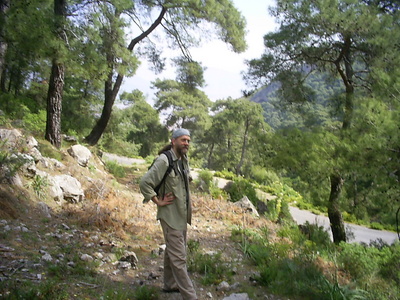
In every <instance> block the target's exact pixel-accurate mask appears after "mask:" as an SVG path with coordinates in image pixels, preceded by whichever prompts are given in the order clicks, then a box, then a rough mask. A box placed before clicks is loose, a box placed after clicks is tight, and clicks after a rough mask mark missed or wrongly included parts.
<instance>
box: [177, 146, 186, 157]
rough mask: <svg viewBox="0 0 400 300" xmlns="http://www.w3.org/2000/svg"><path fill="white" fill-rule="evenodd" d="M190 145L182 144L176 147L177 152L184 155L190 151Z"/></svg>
mask: <svg viewBox="0 0 400 300" xmlns="http://www.w3.org/2000/svg"><path fill="white" fill-rule="evenodd" d="M188 151H189V147H188V146H180V147H176V152H177V154H178V155H179V156H184V155H186V154H187V153H188Z"/></svg>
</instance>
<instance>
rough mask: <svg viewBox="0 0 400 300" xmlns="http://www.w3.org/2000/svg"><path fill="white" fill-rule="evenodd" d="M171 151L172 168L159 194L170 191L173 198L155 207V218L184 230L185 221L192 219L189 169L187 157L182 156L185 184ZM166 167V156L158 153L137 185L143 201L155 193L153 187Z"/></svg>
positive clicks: (189, 221)
mask: <svg viewBox="0 0 400 300" xmlns="http://www.w3.org/2000/svg"><path fill="white" fill-rule="evenodd" d="M169 151H170V152H171V153H172V160H173V166H174V167H173V169H172V170H171V173H170V174H169V175H168V176H167V178H166V180H165V181H164V184H163V185H162V186H161V188H160V191H159V195H160V197H162V195H164V194H167V193H169V192H172V193H173V194H174V196H175V199H174V201H173V203H172V204H170V205H166V206H158V207H157V220H160V219H162V220H164V221H165V222H166V223H167V224H168V225H169V226H170V227H172V228H173V229H176V230H186V228H187V223H188V224H191V221H192V204H191V200H190V193H189V178H190V171H189V170H190V169H189V162H188V159H187V157H183V158H182V162H183V165H184V170H185V172H186V174H187V176H186V184H187V189H186V184H185V177H184V176H183V174H182V170H180V168H179V166H178V158H177V156H176V155H175V152H174V151H173V150H169ZM167 169H168V158H167V156H166V155H164V154H161V155H159V156H158V157H157V158H156V160H155V161H154V163H153V165H152V167H151V168H150V170H148V171H147V173H146V174H145V175H144V176H143V177H142V178H141V180H140V183H139V187H140V191H141V193H142V194H143V196H144V202H148V201H149V200H150V199H151V198H152V197H153V196H155V195H157V194H156V192H155V191H154V188H155V187H156V186H157V185H158V184H159V183H160V182H161V180H162V178H163V177H164V174H165V172H166V171H167Z"/></svg>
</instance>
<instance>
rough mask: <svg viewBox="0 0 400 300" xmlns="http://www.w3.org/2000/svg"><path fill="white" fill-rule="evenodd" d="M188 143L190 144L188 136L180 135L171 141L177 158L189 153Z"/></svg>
mask: <svg viewBox="0 0 400 300" xmlns="http://www.w3.org/2000/svg"><path fill="white" fill-rule="evenodd" d="M189 143H190V136H188V135H181V136H180V137H177V138H176V139H172V146H173V148H174V150H175V152H176V154H178V155H179V156H183V155H184V154H187V152H188V151H189Z"/></svg>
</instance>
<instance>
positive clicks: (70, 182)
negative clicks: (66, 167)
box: [53, 175, 84, 203]
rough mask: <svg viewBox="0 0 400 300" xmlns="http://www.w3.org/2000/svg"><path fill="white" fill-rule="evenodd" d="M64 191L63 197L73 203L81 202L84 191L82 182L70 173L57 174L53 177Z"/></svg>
mask: <svg viewBox="0 0 400 300" xmlns="http://www.w3.org/2000/svg"><path fill="white" fill-rule="evenodd" d="M53 178H54V180H55V182H56V184H58V185H59V186H60V188H61V190H62V191H63V198H64V199H65V200H67V201H68V202H71V203H78V202H81V201H82V200H83V198H84V192H83V189H82V186H81V183H80V182H79V181H78V180H77V179H76V178H74V177H72V176H70V175H57V176H54V177H53Z"/></svg>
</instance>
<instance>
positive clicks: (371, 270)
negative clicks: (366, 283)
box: [338, 243, 398, 280]
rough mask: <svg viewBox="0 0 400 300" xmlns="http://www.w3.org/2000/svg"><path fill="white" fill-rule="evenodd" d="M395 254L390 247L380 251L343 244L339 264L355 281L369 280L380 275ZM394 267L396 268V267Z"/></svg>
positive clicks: (374, 248) (373, 248) (375, 248)
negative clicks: (382, 267) (380, 271)
mask: <svg viewBox="0 0 400 300" xmlns="http://www.w3.org/2000/svg"><path fill="white" fill-rule="evenodd" d="M395 252H396V251H395ZM395 252H391V249H390V247H388V246H385V247H382V248H381V249H379V248H377V247H373V246H372V247H371V246H366V245H361V244H346V243H341V244H340V251H339V253H338V263H339V264H340V265H342V266H343V267H344V268H345V269H346V270H347V272H349V274H350V275H351V276H352V277H353V278H354V279H355V280H368V279H369V278H373V277H375V276H376V274H377V273H379V270H380V267H381V266H382V265H383V264H384V263H386V262H388V261H390V260H391V259H392V256H393V255H394V254H395ZM397 256H398V253H397ZM386 266H387V265H386ZM393 267H396V265H394V266H393Z"/></svg>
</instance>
